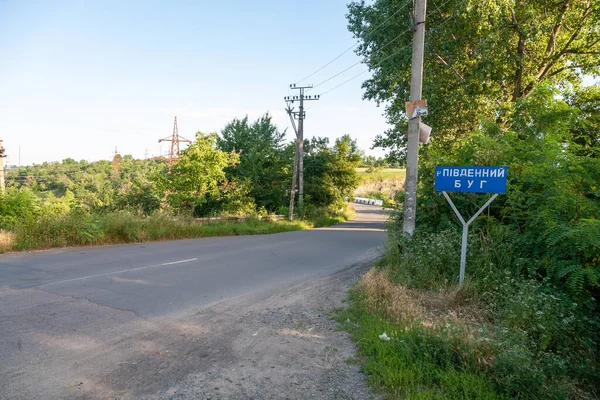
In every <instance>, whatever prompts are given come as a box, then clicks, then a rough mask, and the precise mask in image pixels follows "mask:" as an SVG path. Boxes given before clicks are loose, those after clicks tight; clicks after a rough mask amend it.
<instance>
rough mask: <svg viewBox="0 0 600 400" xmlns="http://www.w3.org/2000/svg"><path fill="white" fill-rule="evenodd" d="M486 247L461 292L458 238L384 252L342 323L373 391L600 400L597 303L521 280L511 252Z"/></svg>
mask: <svg viewBox="0 0 600 400" xmlns="http://www.w3.org/2000/svg"><path fill="white" fill-rule="evenodd" d="M484 241H485V240H480V241H478V240H477V239H476V238H473V244H472V248H473V249H477V251H481V255H480V256H475V255H474V254H472V255H471V256H470V257H469V259H468V266H469V268H470V269H469V278H470V281H468V282H467V283H466V284H465V285H464V286H463V287H462V288H458V287H456V286H455V285H453V284H452V283H451V282H453V281H454V276H455V273H456V271H455V269H456V268H455V267H456V266H457V265H458V260H457V256H458V254H457V252H456V251H455V249H456V248H458V247H457V246H456V245H457V244H458V243H459V235H458V233H456V232H444V233H443V234H436V235H432V234H429V235H423V236H416V237H415V238H414V239H413V241H412V242H411V243H410V244H409V245H405V247H404V248H403V249H402V251H400V250H399V249H398V248H397V246H394V247H393V248H390V249H389V250H388V253H387V255H386V257H385V258H384V259H383V260H382V261H381V262H380V263H379V264H378V265H377V266H376V267H374V268H373V269H372V270H371V271H369V272H368V273H367V274H366V275H364V276H363V277H362V278H361V279H360V281H359V282H358V283H357V284H356V286H355V287H354V288H353V289H352V291H351V296H350V301H349V307H348V308H347V309H346V310H343V311H341V313H340V314H339V316H338V318H339V321H340V322H341V323H342V326H343V328H344V329H345V330H347V331H348V332H349V333H350V334H351V337H352V338H353V340H354V341H355V342H356V343H357V347H358V350H359V358H358V359H357V360H356V361H358V362H360V363H362V366H363V370H364V372H365V373H366V374H367V375H368V376H369V379H370V382H371V383H372V385H373V386H374V387H375V388H376V389H377V390H378V391H380V392H381V393H383V394H384V395H385V396H387V397H389V398H394V399H395V398H402V399H511V398H521V399H596V398H598V396H599V394H600V393H599V388H600V372H599V368H598V367H599V362H600V359H599V356H598V354H599V353H598V350H599V346H598V343H599V340H598V339H599V337H598V336H599V334H600V323H599V320H598V316H597V315H594V311H593V309H594V306H593V304H589V303H586V301H585V299H581V300H574V299H573V298H572V297H570V296H569V295H568V294H567V293H565V292H564V291H562V290H561V289H560V288H558V287H555V286H553V285H552V284H551V283H550V282H548V281H546V280H539V279H528V278H524V277H521V276H519V275H517V274H516V273H515V272H514V270H511V268H510V264H511V263H512V262H515V260H510V259H506V257H509V253H510V251H509V249H507V248H503V247H502V244H501V243H500V244H498V245H497V246H496V247H495V248H491V247H490V248H489V249H487V250H486V249H485V248H483V247H482V242H484ZM503 257H504V258H505V259H504V261H502V258H503ZM383 333H385V334H386V336H387V337H388V338H389V340H386V339H385V337H384V338H383V339H382V338H380V335H382V334H383Z"/></svg>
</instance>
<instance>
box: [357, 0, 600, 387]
mask: <svg viewBox="0 0 600 400" xmlns="http://www.w3.org/2000/svg"><path fill="white" fill-rule="evenodd" d="M404 7H406V9H408V8H409V7H410V2H407V1H398V0H377V1H375V2H372V3H368V4H367V3H366V2H364V1H361V2H353V3H351V4H350V5H349V14H348V21H349V29H350V31H351V32H353V33H354V34H355V36H356V37H357V38H358V39H359V42H360V44H359V46H358V49H357V53H358V54H360V55H362V56H364V57H365V59H366V62H367V63H368V65H369V66H370V67H371V69H372V71H373V75H372V77H371V78H370V79H369V80H367V81H366V82H365V83H364V84H363V87H364V89H365V97H366V98H368V99H373V100H376V101H377V102H379V103H381V104H385V113H386V116H387V118H388V120H389V122H390V123H391V124H392V126H393V128H392V129H390V130H389V131H388V132H386V133H385V134H384V135H382V136H380V137H378V138H377V139H376V141H375V145H376V146H380V147H384V148H386V149H388V150H389V153H388V159H389V160H395V161H400V162H401V160H402V159H403V157H404V152H405V145H406V142H405V139H404V132H405V131H406V119H405V116H404V105H405V101H406V100H407V99H408V97H409V96H408V90H409V87H410V84H409V83H410V69H411V65H410V64H411V52H410V48H411V46H410V43H411V35H410V32H407V33H406V34H402V32H403V31H404V30H405V29H407V28H409V27H410V26H411V24H412V22H411V21H410V20H409V19H408V18H406V17H405V16H404V15H406V14H407V13H402V12H399V10H402V9H403V8H404ZM386 20H387V22H386V23H385V24H384V26H385V29H377V28H375V27H376V26H379V25H380V24H381V23H383V22H384V21H386ZM599 55H600V2H598V1H597V0H578V1H575V0H564V1H556V2H552V1H546V0H531V1H512V0H510V1H509V0H493V1H471V0H467V1H463V0H460V1H459V0H448V1H444V2H438V3H434V4H429V8H428V14H427V33H426V47H425V66H424V94H423V98H425V99H427V100H428V104H429V115H428V116H427V117H425V118H426V123H427V124H428V125H431V126H432V127H433V136H432V140H431V142H430V143H429V144H428V145H426V146H421V149H420V160H419V187H418V210H417V230H416V233H415V235H414V236H413V237H412V238H410V239H409V238H406V237H404V236H403V234H402V232H401V231H402V215H400V214H399V215H397V216H396V217H395V218H394V219H393V220H392V221H391V222H390V243H391V246H390V250H389V252H388V255H387V257H386V259H385V261H384V262H383V263H382V267H383V269H382V270H383V272H382V276H381V277H380V279H379V278H378V279H379V281H378V282H379V283H380V284H377V285H372V286H369V285H367V284H365V285H363V287H361V289H360V290H359V291H358V293H357V296H356V297H355V299H354V302H353V307H354V308H353V309H352V310H353V311H352V315H353V316H354V317H355V318H364V319H365V320H364V321H361V325H360V327H357V328H350V329H351V330H352V331H353V332H354V333H355V335H357V336H356V337H357V340H361V344H360V346H361V347H363V348H364V352H366V353H367V354H368V355H369V356H370V358H369V361H368V364H367V369H369V370H370V371H371V372H372V374H373V379H375V380H376V381H377V382H378V383H379V384H381V385H382V387H383V388H385V390H390V391H392V392H393V393H394V394H396V395H398V396H400V397H409V398H412V397H415V398H515V397H517V398H594V397H595V396H598V392H597V388H598V387H600V373H599V364H598V362H599V360H598V358H597V354H598V351H599V350H600V319H599V317H598V300H599V299H600V223H599V221H600V180H599V177H600V157H598V154H599V151H600V140H599V132H600V108H599V104H600V87H599V86H598V85H595V86H594V85H593V86H587V87H586V86H584V85H583V79H584V77H585V76H586V75H595V76H596V77H597V76H598V74H600V62H599V60H600V57H599ZM438 165H504V166H508V171H509V172H508V177H509V181H508V192H507V193H506V194H505V195H502V196H500V197H499V198H498V199H496V201H495V202H494V203H493V204H492V206H491V207H490V209H489V210H487V211H486V212H485V213H484V215H483V216H481V217H480V218H479V219H478V220H477V221H476V222H475V223H474V225H473V227H472V228H471V236H470V238H469V253H468V258H467V284H466V285H465V286H463V287H462V288H459V289H457V288H456V287H455V285H456V281H457V278H458V263H459V257H458V254H459V249H460V223H459V222H458V221H457V219H456V217H455V216H454V214H453V213H452V211H451V209H450V207H449V206H448V204H447V203H446V201H445V199H444V197H443V196H441V195H440V194H439V193H436V192H434V191H433V183H434V170H435V167H436V166H438ZM451 196H452V198H453V201H454V202H455V203H456V205H457V207H458V208H459V209H460V210H461V212H462V213H463V215H465V214H466V215H473V214H474V213H475V211H476V210H477V209H478V208H479V207H480V206H481V205H482V204H483V203H484V202H485V200H486V199H487V198H488V196H487V195H478V194H466V193H453V194H451ZM381 282H384V283H381ZM386 285H389V287H388V286H386ZM390 288H391V289H390ZM403 288H404V289H403ZM384 289H385V290H384ZM388 289H389V290H388ZM386 290H387V291H388V292H390V291H394V290H399V291H400V292H398V293H400V294H398V293H396V295H398V296H404V295H406V296H408V297H410V298H414V297H415V296H417V297H418V296H419V293H421V292H419V291H422V290H426V291H427V292H426V293H427V296H430V297H432V298H440V299H439V303H438V307H442V308H443V310H444V311H442V312H440V310H439V309H438V310H431V309H428V307H427V306H426V305H424V304H420V305H419V307H420V308H419V312H415V313H414V314H413V315H411V316H404V317H402V318H394V317H393V315H394V313H393V312H389V309H391V308H393V307H392V306H391V305H384V303H386V302H381V303H377V304H373V302H374V300H373V298H375V299H377V298H379V297H378V296H380V297H385V296H387V295H383V294H382V292H385V291H386ZM411 290H414V291H412V292H411ZM445 291H452V293H454V294H455V295H454V296H455V297H453V298H452V299H450V300H449V299H448V296H446V295H444V294H443V293H445ZM388 292H386V293H388ZM407 293H408V294H407ZM388 294H389V293H388ZM450 297H452V296H450ZM390 303H391V302H390ZM386 304H387V303H386ZM440 304H442V306H440ZM429 308H431V307H429ZM434 308H435V307H434ZM365 310H368V311H370V313H366V314H365V313H364V312H365ZM446 310H452V311H451V312H453V313H456V314H455V315H457V316H458V317H457V318H455V319H454V320H452V321H445V320H444V318H445V317H444V315H445V312H446ZM373 313H374V314H375V317H372V316H369V315H370V314H373ZM436 313H437V314H436ZM382 315H383V317H384V318H383V319H382V318H381V316H382ZM432 315H436V317H435V318H433V317H432ZM431 319H433V321H431ZM367 320H368V321H370V322H367ZM423 320H424V321H423ZM366 323H372V324H374V325H376V326H377V329H381V328H383V327H385V329H394V330H396V331H397V332H399V333H398V334H397V336H396V337H395V339H394V340H393V341H392V344H391V345H389V346H386V345H382V344H381V343H378V342H377V339H373V340H371V339H370V338H368V337H365V336H364V335H365V334H367V333H368V332H367V328H363V326H364V324H366ZM446 324H448V326H446ZM477 325H479V326H480V328H478V332H480V333H482V334H477V333H476V332H477V331H476V332H473V330H474V327H475V326H477ZM423 349H427V352H423ZM469 354H476V355H477V356H476V357H470V356H468V355H469ZM392 359H393V361H392ZM398 360H400V361H398ZM415 363H416V364H417V365H415ZM417 371H420V373H421V375H420V376H419V377H418V378H417V377H416V376H413V375H411V374H414V373H416V372H417ZM457 377H461V379H458V378H457ZM413 378H414V379H413ZM403 379H404V380H406V381H405V383H406V385H407V386H401V385H399V383H401V382H402V380H403ZM411 385H414V386H411Z"/></svg>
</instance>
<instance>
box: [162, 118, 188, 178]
mask: <svg viewBox="0 0 600 400" xmlns="http://www.w3.org/2000/svg"><path fill="white" fill-rule="evenodd" d="M160 142H171V148H170V152H169V173H170V172H171V166H172V165H173V160H175V159H176V158H177V157H179V143H181V142H183V143H192V141H191V140H188V139H186V138H184V137H182V136H179V129H178V128H177V117H175V122H174V123H173V135H172V136H171V137H170V138H169V137H167V138H162V139H158V143H160Z"/></svg>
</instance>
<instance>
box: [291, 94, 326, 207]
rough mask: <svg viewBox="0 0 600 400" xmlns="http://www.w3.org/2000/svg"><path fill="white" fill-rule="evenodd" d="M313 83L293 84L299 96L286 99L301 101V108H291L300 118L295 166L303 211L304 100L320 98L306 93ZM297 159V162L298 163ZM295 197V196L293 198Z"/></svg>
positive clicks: (293, 184) (299, 200)
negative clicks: (296, 110) (295, 109)
mask: <svg viewBox="0 0 600 400" xmlns="http://www.w3.org/2000/svg"><path fill="white" fill-rule="evenodd" d="M312 87H313V86H312V85H308V86H296V84H295V83H294V84H291V85H290V89H294V90H299V91H300V93H299V95H298V96H286V97H285V98H284V99H285V101H286V102H288V103H294V102H295V101H298V102H299V103H300V110H299V111H298V112H293V111H291V109H290V113H291V115H293V116H295V117H297V118H298V131H297V132H296V157H295V160H294V168H296V165H297V167H298V209H299V211H300V213H302V208H303V206H304V118H305V117H306V113H305V112H304V101H305V100H319V97H320V96H319V95H308V96H306V95H305V94H304V90H305V89H312ZM288 109H289V107H288ZM296 159H297V163H296ZM295 182H296V179H295V178H294V179H293V182H292V189H294V186H295ZM292 196H293V195H292ZM292 199H293V198H292ZM292 210H293V205H292V206H291V207H290V214H291V213H292Z"/></svg>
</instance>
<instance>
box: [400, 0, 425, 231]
mask: <svg viewBox="0 0 600 400" xmlns="http://www.w3.org/2000/svg"><path fill="white" fill-rule="evenodd" d="M426 2H427V0H415V21H414V23H415V26H414V34H413V50H412V76H411V82H410V100H411V101H416V100H421V95H422V93H423V57H424V48H425V9H426ZM407 117H408V118H410V117H411V116H410V115H409V116H407ZM420 123H421V117H420V116H418V117H416V118H412V119H409V121H408V146H407V151H406V182H405V184H404V190H405V197H404V226H403V228H402V231H403V232H404V233H405V234H408V235H409V236H412V234H413V232H414V230H415V219H416V216H417V177H418V172H419V125H420Z"/></svg>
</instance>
